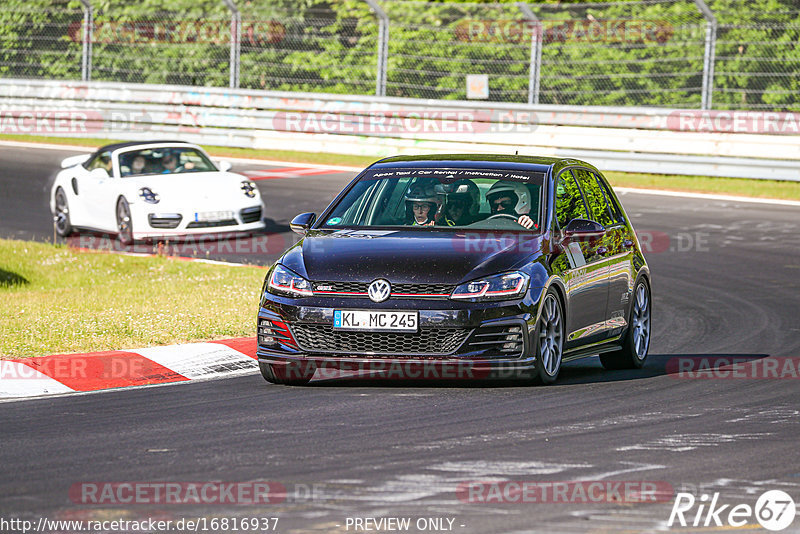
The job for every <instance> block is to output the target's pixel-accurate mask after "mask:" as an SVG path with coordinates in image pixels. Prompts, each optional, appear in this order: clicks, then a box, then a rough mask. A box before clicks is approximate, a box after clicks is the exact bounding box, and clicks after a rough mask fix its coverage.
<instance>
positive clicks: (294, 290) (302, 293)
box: [267, 264, 314, 297]
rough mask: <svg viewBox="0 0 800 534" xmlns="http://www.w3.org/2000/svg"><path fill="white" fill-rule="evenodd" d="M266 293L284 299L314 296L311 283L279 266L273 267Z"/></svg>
mask: <svg viewBox="0 0 800 534" xmlns="http://www.w3.org/2000/svg"><path fill="white" fill-rule="evenodd" d="M267 291H269V292H270V293H273V294H275V295H283V296H286V297H310V296H312V295H313V294H314V293H313V292H312V291H311V282H309V281H308V280H306V279H305V278H303V277H302V276H300V275H299V274H297V273H295V272H294V271H290V270H289V269H287V268H286V267H284V266H283V265H280V264H279V265H276V266H275V269H274V270H273V271H272V274H271V275H270V277H269V283H268V284H267Z"/></svg>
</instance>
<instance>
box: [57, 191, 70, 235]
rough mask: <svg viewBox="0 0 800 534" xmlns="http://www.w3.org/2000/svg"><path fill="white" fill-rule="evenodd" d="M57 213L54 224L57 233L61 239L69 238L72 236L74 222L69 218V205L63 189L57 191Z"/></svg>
mask: <svg viewBox="0 0 800 534" xmlns="http://www.w3.org/2000/svg"><path fill="white" fill-rule="evenodd" d="M55 205H56V213H55V215H54V216H53V217H54V223H53V224H55V227H56V233H57V234H58V235H59V236H60V237H69V236H70V234H72V232H73V230H72V221H71V220H70V218H69V204H68V203H67V194H66V193H65V192H64V190H63V189H62V188H60V187H59V188H58V189H56V197H55Z"/></svg>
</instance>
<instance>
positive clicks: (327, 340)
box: [291, 323, 470, 357]
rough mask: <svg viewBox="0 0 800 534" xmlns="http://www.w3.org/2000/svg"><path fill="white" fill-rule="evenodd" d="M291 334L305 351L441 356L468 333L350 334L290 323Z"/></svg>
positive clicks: (429, 330) (440, 330)
mask: <svg viewBox="0 0 800 534" xmlns="http://www.w3.org/2000/svg"><path fill="white" fill-rule="evenodd" d="M291 330H292V333H293V334H294V337H295V339H296V340H297V343H298V345H299V346H300V348H301V349H302V350H304V351H308V352H324V353H329V354H338V355H340V356H354V355H369V356H373V357H380V356H394V357H398V356H399V357H403V356H421V357H436V356H439V357H442V356H447V355H449V354H452V353H454V352H455V351H456V350H458V348H459V347H460V346H461V345H462V344H463V343H464V340H465V339H466V338H467V336H468V335H469V333H470V330H468V329H464V328H422V329H420V330H419V332H403V333H399V332H350V331H342V330H334V328H333V326H331V325H327V324H302V323H300V324H293V325H291Z"/></svg>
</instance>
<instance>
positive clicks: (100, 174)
mask: <svg viewBox="0 0 800 534" xmlns="http://www.w3.org/2000/svg"><path fill="white" fill-rule="evenodd" d="M89 176H91V177H92V178H94V179H95V180H107V179H108V178H110V176H109V175H108V171H107V170H105V169H104V168H102V167H97V168H94V169H92V170H91V171H89Z"/></svg>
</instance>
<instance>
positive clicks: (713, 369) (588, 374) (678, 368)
mask: <svg viewBox="0 0 800 534" xmlns="http://www.w3.org/2000/svg"><path fill="white" fill-rule="evenodd" d="M764 358H769V354H651V355H650V356H648V358H647V363H646V364H645V366H644V367H643V368H641V369H626V370H620V371H608V370H606V369H604V368H603V366H602V365H601V364H600V360H599V359H598V358H596V357H595V358H593V357H589V358H584V359H581V360H576V361H573V362H568V363H565V364H564V365H563V367H562V368H561V373H560V374H559V377H558V381H557V382H556V383H555V384H553V385H551V386H547V387H548V388H558V387H563V386H573V385H579V384H601V383H607V382H623V381H628V380H642V379H649V378H655V377H659V376H666V375H671V378H675V379H689V378H692V379H703V378H718V377H724V376H725V374H726V373H727V374H730V373H732V369H733V367H732V366H734V365H737V364H743V363H747V362H758V361H759V360H763V359H764ZM532 385H534V382H532V381H530V380H526V379H521V378H513V379H511V378H494V379H480V380H479V379H441V378H437V379H433V378H432V379H418V378H409V379H403V378H381V377H380V376H379V374H378V373H374V374H373V375H372V376H346V377H333V378H328V377H318V378H315V379H314V380H313V381H312V382H310V383H309V384H308V386H306V387H320V388H326V387H376V388H411V387H414V388H426V387H427V388H511V387H529V386H532Z"/></svg>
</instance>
